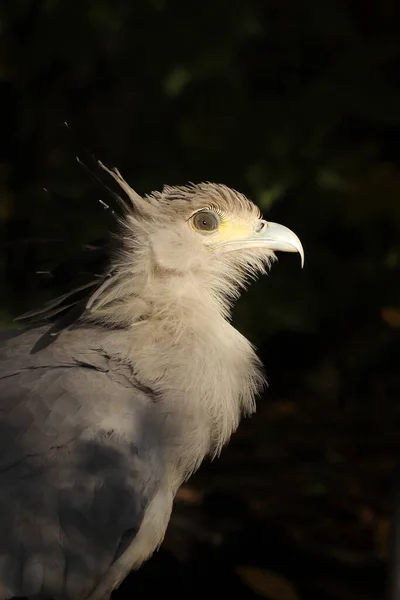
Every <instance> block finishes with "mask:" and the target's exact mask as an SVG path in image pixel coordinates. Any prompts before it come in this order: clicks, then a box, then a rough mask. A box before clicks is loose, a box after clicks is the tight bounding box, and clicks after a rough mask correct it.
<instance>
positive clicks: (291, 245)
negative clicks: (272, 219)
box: [249, 220, 304, 268]
mask: <svg viewBox="0 0 400 600" xmlns="http://www.w3.org/2000/svg"><path fill="white" fill-rule="evenodd" d="M250 240H251V241H254V243H257V245H258V244H260V247H261V246H263V247H265V248H268V250H273V251H275V250H277V251H281V252H298V253H299V254H300V258H301V268H303V266H304V250H303V246H302V244H301V242H300V240H299V238H298V237H297V235H296V234H295V233H293V231H292V230H291V229H288V228H287V227H285V226H284V225H279V223H269V222H268V221H263V220H259V221H258V222H257V225H256V227H255V230H254V234H253V235H252V236H251V238H249V241H250Z"/></svg>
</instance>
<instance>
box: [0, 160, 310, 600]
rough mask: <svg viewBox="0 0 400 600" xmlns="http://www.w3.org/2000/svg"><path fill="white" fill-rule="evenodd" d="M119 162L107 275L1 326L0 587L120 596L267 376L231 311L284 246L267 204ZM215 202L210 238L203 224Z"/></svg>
mask: <svg viewBox="0 0 400 600" xmlns="http://www.w3.org/2000/svg"><path fill="white" fill-rule="evenodd" d="M112 175H113V176H114V177H115V178H116V179H117V181H118V183H119V184H120V185H121V187H122V188H123V189H124V191H125V193H126V194H127V195H128V198H129V202H128V204H125V208H124V211H123V214H122V216H121V218H120V230H119V233H118V238H117V244H116V248H117V249H116V252H115V253H114V254H113V255H112V256H111V257H110V261H109V268H108V269H107V271H106V272H105V274H104V276H103V277H102V278H101V279H99V280H98V282H96V284H95V285H94V286H93V288H92V287H89V288H88V290H89V293H88V296H87V298H86V299H85V301H84V303H83V304H82V300H80V303H81V304H80V306H81V308H80V309H79V310H78V311H77V312H75V313H73V317H74V318H73V319H69V320H68V319H67V320H63V319H64V317H62V319H61V321H58V322H57V320H56V323H55V325H49V324H47V325H41V326H37V325H35V324H33V325H32V324H31V325H30V326H29V327H28V329H27V330H23V331H19V332H16V333H13V334H2V336H3V338H2V340H1V350H0V358H1V362H0V364H1V367H0V489H1V490H2V495H1V499H0V503H1V504H2V507H1V510H0V600H3V599H4V598H8V597H10V596H35V595H43V596H53V597H56V598H60V599H65V600H84V599H86V598H90V599H91V600H97V599H99V598H103V597H104V598H106V597H108V596H109V594H110V593H111V591H112V589H113V588H114V587H116V586H117V585H119V583H120V582H121V581H122V579H123V578H124V577H125V576H126V575H127V574H128V572H129V571H130V570H131V569H132V568H136V567H138V566H139V565H140V564H141V562H143V560H145V559H146V558H148V556H150V555H151V553H152V552H153V551H154V550H155V549H156V547H157V546H158V545H159V544H160V543H161V541H162V539H163V536H164V533H165V529H166V527H167V524H168V520H169V516H170V512H171V508H172V501H173V497H174V495H175V493H176V491H177V489H178V487H179V486H180V485H181V483H182V482H183V481H184V480H185V479H186V478H187V477H188V476H189V475H190V474H191V473H192V472H193V471H194V470H196V469H197V468H198V467H199V465H200V463H201V462H202V460H203V459H204V458H205V457H206V456H211V457H213V456H215V455H216V454H218V453H219V452H220V450H221V448H222V447H223V445H224V444H226V442H227V441H228V440H229V437H230V436H231V434H232V432H233V431H234V430H235V429H236V428H237V426H238V423H239V420H240V417H241V416H242V415H243V414H249V413H251V412H253V411H254V408H255V404H254V402H255V397H256V395H257V393H258V392H259V391H260V390H261V389H262V387H263V385H264V377H263V375H262V370H261V365H260V362H259V360H258V358H257V356H256V354H255V352H254V349H253V348H252V346H251V344H250V343H249V342H248V341H247V340H246V339H245V338H244V337H243V336H242V335H241V334H240V333H239V332H238V331H237V330H236V329H234V327H233V326H232V325H231V324H230V322H229V320H230V305H231V302H232V300H233V299H235V298H236V297H237V296H238V294H239V293H240V290H241V289H242V288H243V287H244V286H245V285H246V282H247V281H248V280H249V279H251V278H252V277H254V276H255V275H256V274H257V273H259V272H264V271H265V269H266V268H267V267H268V265H269V264H270V262H271V260H273V258H274V254H273V251H272V250H270V249H269V246H270V245H271V243H270V244H269V246H268V245H267V244H266V243H265V239H267V238H265V236H264V238H263V239H262V240H261V241H260V235H259V232H258V229H260V228H262V227H264V225H259V224H260V215H259V211H258V209H257V208H256V207H255V205H254V204H252V203H251V202H250V201H249V200H247V198H245V197H244V196H243V195H241V194H239V193H238V192H235V191H233V190H230V189H229V188H227V187H226V186H221V185H215V184H200V185H190V186H186V187H176V188H173V187H166V188H164V190H163V191H162V192H160V193H153V194H151V195H149V196H146V197H144V198H142V197H140V196H138V195H137V194H136V193H135V192H134V191H133V190H131V188H130V187H129V186H128V185H127V184H126V183H125V181H124V180H123V179H122V178H121V176H120V175H119V173H118V172H116V171H115V172H112ZM204 210H206V211H212V214H213V215H214V216H215V222H216V223H218V224H219V225H218V228H217V229H216V231H215V232H211V234H210V235H209V234H208V232H202V231H198V230H196V227H195V226H194V224H193V215H194V214H196V213H197V212H198V211H204ZM201 214H203V213H201ZM204 214H207V215H208V214H209V213H204ZM213 218H214V217H213ZM264 223H265V222H262V224H264ZM290 234H291V232H290ZM285 235H286V238H287V234H285ZM291 235H292V236H293V239H294V238H295V236H294V234H291ZM284 237H285V236H284ZM286 238H285V240H286ZM287 239H289V241H293V240H292V238H290V236H289V238H287ZM237 240H239V243H240V244H241V246H243V247H241V248H237V247H236V245H237V243H238V242H237ZM296 240H297V238H296ZM296 240H295V241H294V242H293V243H295V244H297V241H296ZM233 242H234V243H235V244H236V245H234V246H229V244H232V243H233ZM285 243H286V241H285ZM257 244H258V245H257ZM272 246H273V244H272ZM273 247H274V246H273ZM296 247H297V249H298V248H299V246H298V245H297V246H296ZM300 247H301V246H300ZM278 249H279V248H278ZM283 249H284V248H283ZM63 300H66V302H67V304H68V298H67V299H65V298H64V299H63ZM72 304H73V302H72ZM54 306H55V305H54V303H53V305H52V306H50V307H49V311H50V313H51V315H53V313H54ZM56 306H58V305H57V303H56ZM60 306H61V307H62V302H61V304H60ZM75 308H76V307H72V310H75ZM68 310H69V311H70V310H71V309H68ZM68 310H67V314H71V313H68ZM56 312H57V309H56ZM53 316H54V315H53ZM45 317H46V312H44V313H40V314H39V320H41V319H43V318H45ZM56 317H57V315H56ZM49 332H50V333H49Z"/></svg>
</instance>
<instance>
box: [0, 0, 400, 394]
mask: <svg viewBox="0 0 400 600" xmlns="http://www.w3.org/2000/svg"><path fill="white" fill-rule="evenodd" d="M399 16H400V15H399V6H398V4H397V3H396V2H395V1H394V0H393V1H389V0H383V1H382V2H380V3H377V2H372V1H368V2H364V3H362V4H359V3H356V2H354V1H351V0H347V1H342V2H340V1H339V0H326V1H325V2H323V3H321V2H318V1H317V0H306V1H303V2H297V1H296V0H285V1H282V0H247V1H246V2H239V1H238V0H219V1H218V2H212V1H211V0H204V1H203V2H200V3H194V2H193V3H192V2H186V1H184V0H151V1H150V0H136V1H135V2H132V0H113V1H111V0H82V1H81V2H75V3H74V2H66V1H65V0H42V1H40V0H8V2H7V1H4V2H2V4H1V6H0V47H1V52H0V101H1V111H0V113H1V114H0V119H1V121H2V135H1V148H0V190H1V195H0V217H1V222H2V230H3V233H4V235H3V239H4V242H5V245H3V247H2V249H1V254H0V261H1V262H0V268H1V273H2V280H3V285H2V286H1V290H0V294H1V295H0V300H1V306H2V312H1V316H0V319H1V322H2V323H3V324H5V323H6V322H7V323H9V322H10V318H11V316H13V315H15V314H17V313H18V312H21V311H23V310H26V309H28V308H31V307H32V306H36V305H38V304H40V302H42V301H43V300H44V299H45V298H46V297H48V296H49V295H52V294H54V293H57V292H58V291H59V290H54V289H52V288H51V286H43V285H42V278H41V277H40V276H38V275H37V274H36V271H37V270H40V269H42V268H43V267H42V265H49V263H51V264H56V263H57V261H59V260H61V259H63V258H65V257H68V256H73V254H74V252H76V251H77V250H78V249H79V247H80V246H81V245H82V244H84V243H87V242H90V241H92V240H93V239H97V238H100V237H102V236H104V235H105V234H106V232H107V230H108V228H109V227H110V225H111V224H112V219H110V218H109V215H108V214H107V213H106V212H104V211H103V210H102V209H101V207H100V206H99V204H98V203H97V199H98V198H102V199H103V200H105V201H108V198H107V197H106V195H105V192H104V190H102V189H101V188H100V187H96V186H95V184H94V183H93V181H92V180H91V179H90V177H89V176H88V175H87V174H86V173H85V172H84V171H83V170H82V169H81V168H80V167H79V166H78V165H77V163H76V161H75V155H76V154H78V155H79V156H82V158H84V157H85V154H86V153H87V152H89V153H93V154H94V155H95V156H96V157H98V158H101V160H103V162H105V163H106V164H109V165H115V166H117V167H118V168H119V169H120V171H121V172H122V173H123V174H124V176H125V177H126V178H127V179H128V181H129V182H130V183H131V184H132V186H133V187H134V188H135V189H136V190H137V191H138V192H141V193H142V192H148V191H150V190H152V189H155V188H160V187H161V186H162V185H163V184H164V183H169V184H182V183H185V182H187V181H189V180H190V181H201V180H214V181H221V182H224V183H226V184H227V185H230V186H232V187H235V188H237V189H239V190H241V191H243V192H245V193H247V194H248V195H249V197H251V198H252V199H254V200H255V201H256V202H258V203H259V204H260V206H261V207H262V209H263V210H264V214H265V216H266V218H268V219H270V220H274V221H278V222H282V223H284V224H285V225H287V226H288V227H290V228H292V229H294V230H295V231H296V232H297V233H298V235H299V236H300V238H301V239H302V241H303V243H304V247H305V252H306V266H305V269H304V271H300V269H299V265H298V260H297V258H296V257H294V256H282V258H281V265H280V266H275V267H274V268H273V270H272V273H271V275H270V276H269V277H268V278H264V279H263V280H262V281H260V282H259V283H257V284H256V285H255V286H254V287H252V288H251V290H250V291H249V293H248V294H247V295H246V296H245V297H244V298H243V300H242V301H241V302H240V303H239V305H238V307H237V309H236V311H235V319H236V323H238V325H239V327H240V328H241V329H242V330H243V331H244V332H245V333H246V334H247V335H249V337H250V338H251V339H252V340H254V341H255V343H256V344H257V345H258V346H260V347H261V352H262V353H265V354H266V355H267V361H268V364H270V365H272V368H274V365H275V367H276V368H278V367H277V365H278V364H281V363H280V362H279V361H281V360H282V361H283V363H284V364H288V369H290V365H292V366H293V368H294V365H295V363H296V361H299V362H298V364H299V365H300V367H301V366H303V367H305V366H308V367H309V368H316V365H323V364H325V363H328V364H330V365H333V368H334V369H336V370H338V372H339V373H340V377H342V378H343V377H344V378H345V380H346V381H348V382H353V380H354V382H355V385H356V387H357V386H358V385H359V382H360V380H362V379H365V378H367V379H370V378H371V377H372V373H373V370H374V369H378V370H380V372H382V370H384V369H386V368H392V370H395V369H397V366H395V361H394V358H393V356H394V354H393V352H394V344H395V343H396V342H397V335H398V324H397V325H396V324H395V321H396V320H395V319H393V318H391V319H390V318H389V319H388V318H387V315H388V314H389V315H392V314H393V312H389V313H388V312H387V311H386V312H385V309H387V308H390V309H391V310H394V311H398V310H400V298H399V295H400V279H399V273H400V237H399V229H400V201H399V192H400V170H399V158H400V145H399V143H398V141H399V136H400V78H399V72H400V38H399V35H398V22H399ZM65 122H66V123H68V127H66V126H65V125H64V123H65ZM43 188H45V189H46V190H47V192H46V191H43ZM32 239H33V240H38V239H50V240H57V241H54V242H46V243H44V242H43V243H39V242H35V243H25V241H26V240H32ZM7 244H8V245H7ZM299 336H300V338H299ZM299 339H301V342H299ZM299 348H301V352H300V354H301V356H299ZM390 365H392V366H390ZM282 368H283V367H282ZM321 368H322V366H321ZM349 385H350V387H351V385H352V384H349ZM357 389H358V387H357Z"/></svg>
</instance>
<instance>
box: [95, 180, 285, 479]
mask: <svg viewBox="0 0 400 600" xmlns="http://www.w3.org/2000/svg"><path fill="white" fill-rule="evenodd" d="M113 176H114V177H115V178H116V179H117V181H118V182H119V183H120V185H121V186H122V187H123V189H124V191H125V192H126V193H127V194H128V195H129V197H130V198H131V206H128V207H127V209H126V210H125V213H124V214H123V216H122V218H121V219H120V226H121V230H120V233H119V235H118V238H117V240H118V245H119V249H118V251H117V252H116V254H115V255H114V257H113V258H112V260H111V273H112V275H111V276H110V277H109V278H107V279H106V280H105V281H104V283H103V284H102V285H101V286H100V287H99V288H98V290H97V291H96V292H95V293H94V294H93V295H92V297H91V299H90V300H89V302H88V308H89V314H88V315H87V318H88V319H89V320H93V319H94V320H96V321H97V322H100V323H102V324H103V325H106V326H119V327H124V328H126V329H127V330H132V332H134V334H133V335H131V336H130V337H131V343H130V352H129V354H130V356H127V357H125V358H127V359H128V360H129V359H130V358H131V360H132V364H133V365H134V368H135V372H136V373H138V376H139V378H140V380H141V381H142V382H143V383H145V384H146V385H149V386H150V387H152V389H154V390H155V391H156V392H157V393H159V395H160V397H163V398H164V400H165V402H164V404H165V410H166V411H167V412H168V411H171V412H172V413H176V412H179V413H180V414H181V415H183V418H182V420H181V421H180V422H179V425H177V424H176V423H172V421H171V427H175V428H176V427H178V429H179V427H182V428H184V429H185V435H183V436H182V435H180V432H179V431H176V432H175V435H174V434H172V435H171V439H179V440H181V439H185V444H186V446H187V447H185V448H180V449H179V452H180V454H181V459H180V462H181V468H182V470H183V472H184V474H185V475H184V476H185V477H186V476H188V475H189V474H190V473H191V472H193V471H194V470H195V469H196V468H197V467H198V466H199V464H200V462H201V461H202V459H203V457H204V455H205V454H211V455H212V456H215V455H217V454H218V453H219V452H220V450H221V448H222V447H223V446H224V444H225V443H226V442H227V441H228V440H229V437H230V436H231V434H232V432H233V431H235V429H236V428H237V426H238V424H239V420H240V417H241V415H243V414H251V413H252V412H254V410H255V398H256V396H257V395H258V394H259V392H260V391H261V390H262V389H263V387H264V386H265V378H264V376H263V373H262V367H261V363H260V361H259V359H258V357H257V355H256V353H255V351H254V349H253V347H252V345H251V344H250V343H249V342H248V340H246V339H245V338H244V337H243V336H242V335H241V334H240V333H239V332H238V331H237V330H236V329H235V328H234V327H232V325H231V324H230V323H229V320H230V317H231V315H230V308H231V304H232V302H233V301H234V300H235V299H237V298H238V297H239V295H240V293H241V291H242V290H243V289H244V288H246V286H247V284H248V283H249V282H250V281H251V280H253V279H255V278H256V276H257V275H259V274H262V273H265V272H266V270H267V268H268V267H269V266H270V263H271V261H272V260H273V259H274V255H273V254H270V255H265V253H262V252H260V251H257V250H255V249H245V250H239V251H233V252H227V253H218V252H214V253H210V252H209V251H208V252H207V253H205V251H204V249H203V248H202V246H201V239H200V238H199V241H198V243H197V242H196V238H193V239H194V241H193V242H192V241H191V242H190V244H188V247H187V248H186V253H185V252H184V248H182V247H181V248H180V249H179V251H180V252H181V253H182V252H183V254H182V256H183V258H182V260H183V262H184V268H183V267H182V268H180V263H178V267H177V268H171V269H168V268H165V267H164V266H162V267H160V264H159V262H158V261H157V260H156V258H157V257H155V250H154V245H153V244H152V240H154V239H155V238H157V232H160V231H161V232H162V231H164V230H163V228H166V227H167V228H168V229H166V230H165V231H166V233H165V244H164V247H163V248H164V249H163V251H164V255H163V257H162V261H164V260H167V259H168V258H169V257H170V255H171V256H172V255H173V253H174V252H175V247H176V244H179V243H183V244H184V243H185V241H186V238H185V237H182V236H185V235H186V230H185V229H182V226H181V223H185V219H186V218H187V215H189V214H190V213H191V212H192V211H193V209H198V208H201V207H203V206H205V205H207V206H209V205H211V206H215V205H217V203H218V207H219V209H220V210H221V211H224V213H228V212H230V213H233V214H238V213H239V214H241V215H248V216H249V218H259V216H260V215H259V210H258V208H257V207H256V206H255V205H254V204H253V203H251V202H250V201H249V200H248V199H247V198H246V197H245V196H243V195H242V194H239V193H238V192H235V191H233V190H230V189H229V188H227V187H226V186H222V185H217V184H209V183H207V184H200V185H190V186H185V187H179V188H178V187H177V188H173V187H166V188H164V190H163V191H162V192H156V193H153V194H151V195H150V196H146V197H145V198H141V197H140V196H137V194H136V193H135V192H134V191H133V190H131V188H130V187H129V186H128V184H126V182H124V181H123V180H122V178H121V176H120V175H119V174H118V175H116V174H115V173H113ZM121 180H122V183H121ZM165 219H167V222H165ZM174 227H175V229H176V231H174ZM181 230H182V231H183V232H184V233H182V231H181ZM174 235H175V238H174V237H173V236H174ZM188 235H189V234H188ZM190 235H193V233H191V234H190ZM168 236H172V237H171V240H172V242H171V244H170V245H168V239H169V238H168ZM157 239H158V238H157ZM187 239H188V240H189V238H187ZM182 240H183V242H182ZM190 240H192V238H190ZM196 244H197V245H196ZM185 254H186V255H185ZM171 260H172V261H173V260H174V257H173V256H172V259H171ZM173 264H174V263H173Z"/></svg>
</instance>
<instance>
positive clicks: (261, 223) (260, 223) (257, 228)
mask: <svg viewBox="0 0 400 600" xmlns="http://www.w3.org/2000/svg"><path fill="white" fill-rule="evenodd" d="M265 225H266V223H265V221H258V223H257V225H256V226H255V228H254V231H255V232H256V233H260V231H262V230H263V229H264V227H265Z"/></svg>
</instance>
